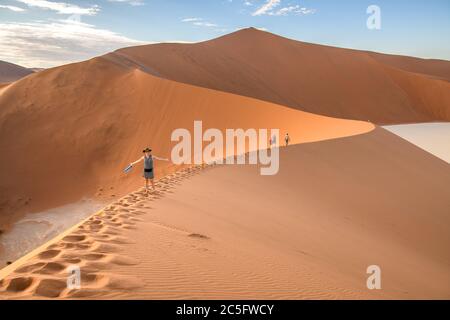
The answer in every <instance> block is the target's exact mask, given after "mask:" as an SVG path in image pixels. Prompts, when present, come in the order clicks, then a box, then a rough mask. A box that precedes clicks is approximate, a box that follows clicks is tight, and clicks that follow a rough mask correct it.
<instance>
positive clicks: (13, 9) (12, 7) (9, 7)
mask: <svg viewBox="0 0 450 320" xmlns="http://www.w3.org/2000/svg"><path fill="white" fill-rule="evenodd" d="M0 8H1V9H8V10H11V11H14V12H24V11H25V9H22V8H19V7H15V6H5V5H1V4H0Z"/></svg>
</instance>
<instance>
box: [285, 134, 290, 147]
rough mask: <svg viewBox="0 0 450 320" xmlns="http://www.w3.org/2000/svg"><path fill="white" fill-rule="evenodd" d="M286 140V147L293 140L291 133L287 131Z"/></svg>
mask: <svg viewBox="0 0 450 320" xmlns="http://www.w3.org/2000/svg"><path fill="white" fill-rule="evenodd" d="M284 142H286V147H287V146H289V142H291V137H289V133H286V136H285V137H284Z"/></svg>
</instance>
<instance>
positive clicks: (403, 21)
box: [0, 0, 450, 67]
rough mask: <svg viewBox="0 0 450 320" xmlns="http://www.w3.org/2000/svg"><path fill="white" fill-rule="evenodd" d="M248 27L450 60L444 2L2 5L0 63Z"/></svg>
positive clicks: (34, 62) (41, 1)
mask: <svg viewBox="0 0 450 320" xmlns="http://www.w3.org/2000/svg"><path fill="white" fill-rule="evenodd" d="M369 5H377V6H378V7H379V8H380V10H381V29H379V30H369V29H368V28H367V25H366V21H367V19H368V17H369V14H367V12H366V11H367V8H368V6H369ZM250 26H253V27H257V28H261V29H263V30H267V31H269V32H273V33H276V34H280V35H283V36H286V37H289V38H293V39H297V40H301V41H307V42H313V43H321V44H329V45H334V46H339V47H347V48H355V49H364V50H373V51H378V52H387V53H395V54H404V55H412V56H419V57H425V58H440V59H447V60H450V41H448V38H449V37H450V1H449V0H429V1H424V0H409V1H408V0H370V1H366V0H343V1H336V0H304V1H302V0H202V1H201V0H191V1H189V0H0V60H6V61H10V62H14V63H18V64H21V65H24V66H28V67H51V66H55V65H59V64H63V63H69V62H73V61H80V60H85V59H89V58H91V57H93V56H97V55H101V54H103V53H106V52H108V51H112V50H114V49H117V48H120V47H124V46H130V45H137V44H142V43H153V42H167V41H179V42H196V41H202V40H207V39H211V38H215V37H218V36H221V35H223V34H226V33H230V32H233V31H235V30H237V29H240V28H244V27H250ZM446 39H447V40H446Z"/></svg>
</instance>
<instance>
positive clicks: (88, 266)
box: [0, 129, 450, 299]
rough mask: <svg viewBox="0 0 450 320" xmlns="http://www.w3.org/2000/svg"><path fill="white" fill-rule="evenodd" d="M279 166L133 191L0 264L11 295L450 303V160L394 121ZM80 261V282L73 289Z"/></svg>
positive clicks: (175, 178) (194, 173) (236, 169)
mask: <svg viewBox="0 0 450 320" xmlns="http://www.w3.org/2000/svg"><path fill="white" fill-rule="evenodd" d="M281 163H282V165H281V171H280V173H279V174H278V175H276V176H271V177H263V176H260V175H259V172H258V170H257V168H256V167H252V166H218V167H207V168H205V169H203V170H201V168H193V169H189V170H185V171H183V172H178V173H176V174H172V175H170V176H167V177H165V178H163V179H162V180H160V181H159V186H160V191H159V192H157V193H154V194H152V195H151V196H150V197H145V196H144V194H143V193H142V191H136V192H133V193H130V194H129V195H128V196H126V197H124V198H123V199H120V200H119V201H118V202H116V203H113V204H112V205H110V206H108V207H107V208H105V209H104V210H103V211H101V212H99V213H98V214H96V215H95V216H93V217H92V218H90V219H89V220H87V221H86V222H84V223H82V224H81V225H80V226H77V227H75V228H74V229H72V230H69V231H68V232H66V233H65V234H63V235H61V236H60V237H59V239H57V241H53V242H51V243H49V244H48V245H47V247H43V248H41V249H39V250H37V251H35V252H33V253H32V254H31V255H30V256H28V257H27V258H26V259H22V260H21V261H19V262H17V263H15V264H13V265H11V266H9V267H7V268H5V269H3V270H2V271H0V279H3V280H2V282H1V288H2V289H1V290H2V291H1V293H0V297H3V298H27V297H33V298H39V297H41V298H49V297H56V298H80V297H94V298H153V299H154V298H191V299H192V298H195V299H197V298H210V299H216V298H243V299H254V298H258V299H260V298H275V299H279V298H286V299H296V298H302V299H332V298H340V299H355V298H356V299H375V298H384V299H392V298H409V299H411V298H414V299H416V298H426V299H429V298H437V299H449V298H450V289H449V287H448V283H449V280H450V278H449V272H448V271H449V266H450V254H449V250H448V243H449V241H450V237H449V234H448V230H447V229H448V225H449V223H450V220H449V219H450V216H449V214H448V210H447V208H448V199H449V198H450V193H449V190H448V188H447V187H446V186H448V184H449V182H450V168H449V166H448V165H447V164H445V163H444V162H442V161H440V160H439V159H436V158H434V157H433V156H431V155H429V154H428V153H426V152H424V151H422V150H421V149H419V148H417V147H415V146H413V145H411V144H409V143H405V142H404V140H402V139H400V138H398V137H396V136H394V135H393V134H391V133H388V132H387V131H385V130H383V129H376V130H375V131H373V132H370V133H367V134H364V135H359V136H355V137H349V138H342V139H336V140H330V141H322V142H314V143H306V144H301V145H296V146H292V147H289V148H287V149H282V150H281ZM406 163H407V165H405V164H406ZM419 186H420V187H419ZM423 190H427V192H426V193H424V192H423ZM73 264H75V265H78V266H80V267H81V278H82V280H81V283H82V289H81V290H75V289H74V290H69V289H67V288H66V277H67V272H66V270H65V269H66V268H67V267H68V266H69V265H73ZM373 264H376V265H379V266H380V267H381V270H382V290H379V291H377V290H375V291H370V290H367V288H366V279H367V274H366V268H367V266H369V265H373Z"/></svg>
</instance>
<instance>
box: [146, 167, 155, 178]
mask: <svg viewBox="0 0 450 320" xmlns="http://www.w3.org/2000/svg"><path fill="white" fill-rule="evenodd" d="M144 178H145V179H153V178H154V175H153V169H144Z"/></svg>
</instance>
